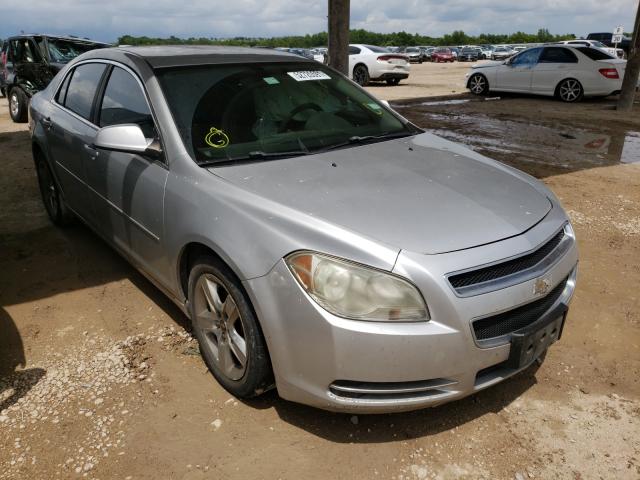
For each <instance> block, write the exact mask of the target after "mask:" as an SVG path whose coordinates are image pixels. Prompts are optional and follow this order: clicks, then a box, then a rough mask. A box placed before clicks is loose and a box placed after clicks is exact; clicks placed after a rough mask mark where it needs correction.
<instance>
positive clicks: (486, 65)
mask: <svg viewBox="0 0 640 480" xmlns="http://www.w3.org/2000/svg"><path fill="white" fill-rule="evenodd" d="M503 63H504V60H502V61H497V60H487V61H486V62H482V63H478V64H475V65H471V68H473V69H474V70H477V69H480V68H492V67H497V66H498V65H502V64H503Z"/></svg>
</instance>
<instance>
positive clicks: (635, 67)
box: [618, 2, 640, 112]
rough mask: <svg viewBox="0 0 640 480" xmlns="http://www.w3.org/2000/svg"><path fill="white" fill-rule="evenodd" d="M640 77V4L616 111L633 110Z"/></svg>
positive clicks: (639, 4)
mask: <svg viewBox="0 0 640 480" xmlns="http://www.w3.org/2000/svg"><path fill="white" fill-rule="evenodd" d="M639 77H640V2H639V3H638V8H637V9H636V21H635V23H634V25H633V39H632V40H631V45H630V46H629V55H628V56H627V68H626V70H625V73H624V79H623V80H622V91H621V93H620V98H619V99H618V110H620V111H621V112H630V111H631V110H632V109H633V99H634V97H635V95H636V85H637V84H638V78H639Z"/></svg>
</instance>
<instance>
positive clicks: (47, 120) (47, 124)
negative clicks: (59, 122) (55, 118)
mask: <svg viewBox="0 0 640 480" xmlns="http://www.w3.org/2000/svg"><path fill="white" fill-rule="evenodd" d="M42 126H43V127H44V128H46V129H47V130H51V127H52V126H53V123H52V122H51V118H50V117H46V118H43V119H42Z"/></svg>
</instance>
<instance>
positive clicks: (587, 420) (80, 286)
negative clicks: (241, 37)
mask: <svg viewBox="0 0 640 480" xmlns="http://www.w3.org/2000/svg"><path fill="white" fill-rule="evenodd" d="M441 68H442V69H445V68H446V69H449V70H448V72H449V73H448V74H445V73H442V72H440V71H439V70H440V69H441ZM465 68H466V67H465ZM465 68H462V66H460V65H458V64H454V65H452V66H449V65H447V66H444V65H423V66H418V65H417V66H415V67H414V71H413V73H412V82H415V85H413V86H408V85H407V86H402V84H401V86H400V87H374V88H373V89H372V90H373V91H374V92H375V93H376V95H379V96H381V97H383V98H385V97H386V98H389V99H391V100H398V98H400V97H402V98H404V100H402V101H400V100H398V101H397V102H394V103H393V105H394V106H395V108H396V109H397V110H398V111H400V112H401V113H402V114H403V115H405V116H407V117H408V118H410V119H411V120H413V121H414V122H415V123H417V124H418V125H420V126H422V127H424V128H426V129H429V130H431V131H433V132H436V133H438V134H440V135H443V136H445V137H446V138H451V139H453V140H456V141H461V142H464V143H467V144H468V145H470V146H471V147H472V148H474V149H476V150H478V151H480V152H482V153H485V154H487V155H489V156H492V157H494V158H496V159H498V160H501V161H504V162H507V163H509V164H512V165H515V166H517V167H519V168H522V169H524V170H525V171H528V172H529V173H532V174H534V175H536V176H537V177H539V178H542V179H543V180H544V181H545V182H546V183H547V184H548V185H549V186H550V187H551V188H552V189H553V190H554V192H555V193H556V194H557V195H558V196H559V198H560V199H561V200H562V202H563V204H564V206H565V207H566V209H567V210H568V211H569V213H570V215H571V217H572V219H573V222H574V226H575V229H576V232H577V237H578V241H579V247H580V273H579V279H578V288H577V291H576V295H575V298H574V301H573V303H572V307H571V310H570V313H569V317H568V321H567V324H566V326H565V331H564V334H563V337H562V339H561V340H560V342H559V343H557V344H556V345H554V346H553V347H552V348H551V349H550V351H549V354H548V355H547V358H546V361H545V363H544V364H543V365H542V366H541V367H540V368H539V369H538V370H537V371H533V370H530V371H527V372H524V373H522V374H520V375H518V376H516V377H514V378H512V379H510V380H508V381H505V382H503V383H502V384H500V385H498V386H495V387H493V388H490V389H488V390H486V391H483V392H480V393H478V394H476V395H474V396H472V397H469V398H466V399H464V400H461V401H458V402H455V403H451V404H447V405H444V406H442V407H438V408H434V409H427V410H422V411H417V412H412V413H403V414H394V415H377V416H358V417H352V416H349V415H341V414H332V413H327V412H324V411H320V410H315V409H312V408H308V407H305V406H301V405H296V404H292V403H289V402H286V401H283V400H281V399H279V398H278V396H277V394H276V392H273V391H272V392H269V393H267V394H265V395H263V396H262V397H260V398H258V399H255V400H252V401H250V402H242V401H238V400H236V399H234V398H232V397H231V396H230V395H229V394H228V393H227V392H225V391H224V390H223V389H222V388H221V387H220V386H219V385H218V384H217V383H216V382H215V380H214V379H213V377H212V376H211V375H210V374H209V373H208V372H207V369H206V368H205V366H204V364H203V362H202V360H201V359H200V357H199V355H198V350H197V347H196V344H195V342H194V341H193V340H192V338H191V336H190V335H189V333H188V325H187V322H186V320H185V318H184V317H183V316H182V315H181V313H180V312H179V311H178V309H177V308H175V307H174V306H173V305H172V304H171V303H170V302H169V301H168V300H167V299H166V298H165V297H164V296H163V295H162V294H161V293H160V292H159V291H158V290H156V289H155V288H154V287H153V286H152V285H151V284H150V283H149V282H147V281H146V280H145V279H144V278H143V277H142V276H141V275H140V274H139V273H137V272H136V271H135V270H133V269H132V268H131V267H130V266H128V264H127V263H125V262H124V261H123V260H122V259H121V258H120V257H118V255H117V254H115V253H114V252H113V251H112V250H111V249H110V248H109V247H108V246H106V245H105V244H104V243H103V242H102V241H101V240H100V239H99V238H98V237H97V236H95V235H93V234H92V233H91V232H90V231H89V230H88V229H86V228H85V227H83V226H81V225H78V226H74V227H72V228H69V229H65V230H60V229H56V228H54V227H52V226H51V224H50V223H49V221H48V220H47V218H46V214H45V212H44V209H43V207H42V205H41V203H40V199H39V194H38V190H37V183H36V177H35V172H34V169H33V166H32V161H31V157H30V148H29V137H28V132H27V130H26V128H25V127H24V126H19V127H16V126H15V125H14V124H12V123H10V121H9V119H8V115H7V106H6V101H5V100H4V99H3V100H0V161H1V164H2V167H3V172H2V175H1V176H0V202H1V204H2V206H3V208H2V210H1V211H0V305H1V308H0V332H1V334H0V479H56V478H64V479H66V478H92V479H123V480H124V479H160V478H170V479H184V480H195V479H204V478H207V479H209V478H210V479H217V478H224V479H236V478H237V479H248V478H251V479H253V478H256V479H259V478H264V479H276V478H281V479H300V478H302V479H327V478H336V479H342V478H345V479H346V478H349V479H352V478H353V479H374V478H381V479H395V480H401V479H402V480H408V479H432V478H434V479H450V478H484V479H514V478H515V479H518V480H522V479H528V478H543V479H557V478H572V479H599V478H605V479H637V478H640V418H639V417H640V384H639V378H640V313H639V312H640V298H639V291H638V286H639V285H640V163H638V164H634V163H633V162H634V161H636V162H637V161H638V160H640V152H639V142H640V134H639V133H638V132H640V115H639V113H640V105H636V109H635V111H634V112H633V114H631V115H628V116H626V117H624V116H621V115H619V114H617V113H616V112H615V111H614V110H611V106H612V105H613V103H612V100H611V99H605V100H597V101H596V100H594V101H587V102H583V103H580V104H576V105H563V104H560V103H558V102H555V101H553V100H550V99H536V98H519V97H515V96H514V97H504V96H503V97H501V98H500V99H499V100H493V101H486V100H482V99H477V98H471V97H470V96H468V95H465V94H459V95H456V96H449V97H445V98H419V97H428V96H433V95H442V94H445V93H446V94H450V93H451V92H450V91H446V89H448V88H450V89H451V90H454V89H455V90H458V92H460V90H461V88H460V87H459V84H460V83H461V75H463V72H464V69H465ZM418 70H419V71H420V75H418V74H417V73H416V72H417V71H418ZM434 71H437V75H436V74H434V75H432V73H433V72H434ZM446 71H447V70H443V72H446ZM414 74H415V75H414ZM429 79H431V80H432V81H433V82H435V83H438V84H441V86H440V87H434V88H433V89H431V88H430V87H429V86H428V81H429ZM420 82H425V83H422V84H420ZM410 84H411V82H410ZM454 85H455V86H454ZM450 100H456V102H453V103H452V102H450Z"/></svg>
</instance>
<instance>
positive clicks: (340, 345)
mask: <svg viewBox="0 0 640 480" xmlns="http://www.w3.org/2000/svg"><path fill="white" fill-rule="evenodd" d="M31 118H32V121H31V134H32V142H33V155H34V161H35V164H36V168H37V172H38V180H39V183H40V188H41V192H42V196H43V199H44V203H45V206H46V208H47V212H48V213H49V215H50V217H51V219H52V221H53V222H54V223H56V224H58V225H65V224H67V223H68V222H69V221H71V220H73V219H74V218H80V219H82V221H83V222H85V223H86V224H87V225H88V226H90V227H91V228H92V229H93V230H95V231H96V232H97V233H98V234H99V235H101V236H102V237H103V238H104V239H105V240H106V241H107V242H108V243H109V244H110V245H112V246H113V247H114V248H116V249H117V250H118V251H119V252H120V253H121V254H122V255H124V256H125V257H126V258H127V259H128V260H129V261H130V262H131V263H132V265H134V266H135V267H136V268H138V269H139V270H140V271H141V272H143V273H144V274H145V275H146V276H147V277H148V278H149V279H150V280H151V281H152V282H153V283H154V284H155V285H156V286H157V287H158V288H160V289H161V290H162V291H163V292H165V293H166V294H167V295H168V296H169V297H170V298H171V299H172V300H173V301H174V302H175V303H176V304H177V305H178V306H179V307H180V308H181V309H182V311H183V312H184V313H185V314H186V315H187V316H188V317H189V318H190V319H191V322H192V326H193V331H194V334H195V335H196V337H197V339H198V341H199V343H200V349H201V353H202V356H203V359H204V361H205V362H206V364H207V365H208V367H209V368H210V370H211V372H212V373H213V375H214V376H215V378H216V379H217V380H218V381H219V382H220V384H221V385H222V386H223V387H224V388H226V389H227V390H228V391H229V392H231V393H233V394H234V395H237V396H238V397H243V398H246V397H251V396H255V395H258V394H260V393H262V392H264V391H266V390H268V389H269V388H271V387H273V386H275V387H276V388H277V391H278V393H279V395H280V396H281V397H283V398H286V399H289V400H292V401H296V402H301V403H306V404H309V405H313V406H316V407H319V408H324V409H329V410H335V411H350V412H369V413H372V412H389V411H401V410H411V409H416V408H421V407H426V406H434V405H438V404H441V403H444V402H447V401H451V400H454V399H458V398H462V397H464V396H466V395H469V394H471V393H474V392H476V391H478V390H481V389H483V388H486V387H488V386H490V385H493V384H495V383H498V382H500V381H502V380H504V379H505V378H507V377H509V376H511V375H513V374H514V373H516V372H519V371H521V370H523V369H525V368H527V367H528V366H529V365H531V364H532V363H534V362H535V361H541V359H542V358H543V357H544V355H545V352H546V349H547V348H548V347H549V346H550V345H551V344H552V343H554V342H555V341H556V340H557V339H558V338H560V335H561V332H562V329H563V326H564V322H565V318H566V313H567V309H568V305H569V301H570V299H571V297H572V294H573V291H574V287H575V279H576V267H577V260H578V256H577V250H576V243H575V237H574V233H573V230H572V228H571V225H570V223H569V220H568V218H567V215H566V214H565V212H564V211H563V209H562V207H561V206H560V203H559V202H558V200H557V198H556V197H555V196H554V195H553V194H552V193H551V192H550V191H549V190H548V189H547V188H546V187H545V186H544V185H543V184H542V183H540V182H538V181H536V180H535V179H533V178H532V177H530V176H528V175H526V174H524V173H522V172H520V171H517V170H515V169H512V168H510V167H507V166H505V165H502V164H500V163H498V162H495V161H493V160H490V159H488V158H486V157H483V156H481V155H479V154H477V153H475V152H473V151H471V150H468V149H466V148H464V147H462V146H460V145H458V144H455V143H452V142H449V141H447V140H444V139H442V138H439V137H437V136H435V135H432V134H429V133H424V132H423V131H422V130H420V129H419V128H417V127H416V126H414V125H412V124H411V123H409V122H408V121H407V120H405V119H404V118H402V117H401V116H399V115H398V114H397V113H395V112H394V111H393V110H391V109H389V108H388V107H387V106H385V105H384V104H382V103H381V102H380V101H378V100H376V99H375V98H374V97H372V96H371V95H369V94H368V93H367V92H365V91H364V90H363V89H361V88H360V87H358V86H357V85H356V84H355V83H353V82H352V81H350V80H348V79H347V78H345V77H344V76H342V75H340V74H338V73H336V72H335V71H333V70H331V69H329V68H327V67H325V66H323V65H320V64H318V63H317V62H314V61H312V60H305V59H302V58H300V57H297V56H293V55H290V54H288V53H282V52H276V51H269V50H266V49H255V50H254V49H242V48H220V47H166V46H163V47H145V48H142V47H140V48H134V47H131V48H129V47H123V48H117V49H105V50H99V51H95V52H90V53H87V54H85V55H82V56H81V57H79V58H77V59H76V60H74V61H73V62H71V63H70V64H69V65H67V66H66V67H65V68H64V69H63V70H62V71H61V72H60V74H59V75H58V76H57V77H56V78H55V79H54V80H53V81H52V82H51V83H50V85H49V86H48V87H47V89H46V90H44V91H43V92H41V93H39V94H37V95H36V96H35V97H34V98H33V101H32V103H31Z"/></svg>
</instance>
